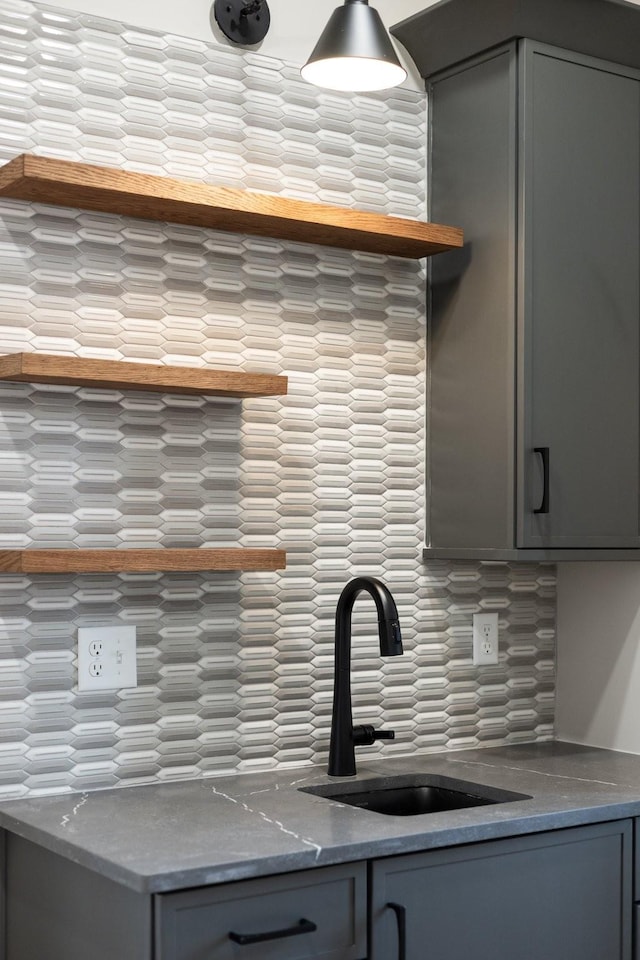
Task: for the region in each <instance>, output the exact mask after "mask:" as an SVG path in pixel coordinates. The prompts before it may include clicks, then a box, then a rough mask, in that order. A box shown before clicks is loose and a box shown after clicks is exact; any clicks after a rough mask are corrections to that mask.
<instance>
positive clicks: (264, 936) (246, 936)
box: [229, 920, 318, 947]
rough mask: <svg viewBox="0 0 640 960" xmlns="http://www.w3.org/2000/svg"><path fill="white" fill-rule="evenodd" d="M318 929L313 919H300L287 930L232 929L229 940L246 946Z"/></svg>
mask: <svg viewBox="0 0 640 960" xmlns="http://www.w3.org/2000/svg"><path fill="white" fill-rule="evenodd" d="M317 929H318V927H317V924H315V923H314V922H313V921H312V920H300V921H299V922H298V923H297V924H296V925H295V927H287V928H286V930H272V931H271V933H233V931H232V932H231V933H230V934H229V940H233V942H234V943H239V944H240V945H241V946H243V947H246V946H248V945H249V944H251V943H264V942H265V940H284V938H285V937H299V936H300V934H301V933H313V932H314V930H317Z"/></svg>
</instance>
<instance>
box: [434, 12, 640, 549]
mask: <svg viewBox="0 0 640 960" xmlns="http://www.w3.org/2000/svg"><path fill="white" fill-rule="evenodd" d="M638 22H639V23H640V18H639V21H638ZM430 97H431V99H430V106H431V111H432V152H431V216H432V218H433V219H435V220H439V221H442V222H451V223H460V224H463V225H464V228H465V236H466V239H467V242H466V245H465V248H464V250H462V251H460V252H455V253H450V254H445V255H444V256H443V257H441V258H440V259H438V260H434V261H433V262H432V263H431V266H430V270H431V273H430V277H431V292H430V310H429V344H430V351H429V362H430V371H429V397H428V410H429V432H428V437H429V441H428V464H427V470H428V491H429V494H428V514H427V526H428V529H427V546H428V549H427V551H426V553H427V555H431V556H441V557H456V556H457V557H474V558H483V557H485V558H487V559H500V558H504V559H519V558H522V559H563V558H568V559H580V558H584V559H596V558H604V557H607V556H614V557H624V558H630V559H636V558H638V557H639V556H640V554H638V553H637V552H636V551H637V549H638V548H639V547H640V527H639V515H638V514H639V507H638V500H639V496H638V491H639V485H640V478H639V475H638V474H639V463H640V425H639V412H640V372H639V371H640V342H639V341H640V284H639V264H640V74H639V73H638V72H637V71H636V70H634V69H633V68H631V67H624V66H618V65H612V64H610V63H608V62H605V61H603V60H598V59H594V58H590V57H586V56H584V55H582V54H574V53H570V52H567V51H564V50H561V49H560V48H558V47H555V46H549V45H545V44H542V43H538V42H534V41H530V40H513V41H510V42H509V43H506V44H503V45H502V46H500V47H498V48H494V49H492V50H490V51H488V52H486V53H483V54H480V55H478V56H476V57H474V58H472V59H470V60H467V61H465V62H463V63H459V64H457V65H456V66H454V67H452V68H450V69H448V70H446V71H444V72H442V73H440V74H438V75H437V76H435V77H432V78H431V82H430Z"/></svg>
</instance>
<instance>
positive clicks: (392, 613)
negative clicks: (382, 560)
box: [329, 577, 403, 777]
mask: <svg viewBox="0 0 640 960" xmlns="http://www.w3.org/2000/svg"><path fill="white" fill-rule="evenodd" d="M363 591H364V592H365V593H368V594H369V595H370V596H371V597H373V600H374V602H375V605H376V609H377V611H378V637H379V640H380V656H382V657H396V656H399V655H400V654H401V653H402V652H403V651H402V636H401V634H400V623H399V621H398V610H397V607H396V604H395V601H394V599H393V597H392V596H391V594H390V592H389V590H388V589H387V588H386V587H385V585H384V584H383V583H381V582H380V581H379V580H374V579H373V578H372V577H356V579H355V580H351V582H350V583H348V584H347V585H346V587H345V588H344V590H343V591H342V593H341V594H340V599H339V600H338V606H337V608H336V634H335V675H334V686H333V715H332V720H331V744H330V747H329V776H330V777H352V776H354V775H355V772H356V760H355V750H354V747H355V746H356V745H361V746H366V745H370V744H372V743H373V742H374V740H392V739H393V738H394V736H395V734H394V732H393V731H392V730H389V731H384V730H381V731H379V732H376V731H375V730H374V729H373V727H369V726H366V727H357V728H356V729H355V730H354V728H353V718H352V714H351V615H352V613H353V605H354V603H355V600H356V597H357V596H358V594H359V593H362V592H363Z"/></svg>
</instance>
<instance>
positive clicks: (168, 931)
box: [155, 863, 367, 960]
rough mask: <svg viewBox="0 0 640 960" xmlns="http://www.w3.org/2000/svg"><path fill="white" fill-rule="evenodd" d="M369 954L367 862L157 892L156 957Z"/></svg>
mask: <svg viewBox="0 0 640 960" xmlns="http://www.w3.org/2000/svg"><path fill="white" fill-rule="evenodd" d="M301 921H306V923H305V924H302V923H301ZM313 928H315V929H313ZM288 932H290V935H286V934H287V933H288ZM230 934H233V935H234V936H233V937H230V936H229V935H230ZM269 934H276V935H277V936H275V937H274V938H273V939H267V938H266V937H268V935H269ZM262 935H266V937H265V938H264V939H259V940H257V941H251V939H250V938H252V937H255V936H259V937H262ZM244 938H249V939H248V942H238V941H239V940H243V939H244ZM366 953H367V893H366V864H363V863H356V864H348V865H346V866H339V867H327V868H325V869H320V870H308V871H304V872H302V873H288V874H283V875H279V876H276V877H265V878H260V879H259V880H248V881H242V882H238V883H229V884H222V885H220V886H215V887H202V888H200V889H197V890H187V891H184V892H180V893H169V894H160V895H158V896H157V897H156V953H155V956H156V958H157V960H306V958H313V960H365V957H366Z"/></svg>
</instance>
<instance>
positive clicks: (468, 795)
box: [300, 774, 531, 817]
mask: <svg viewBox="0 0 640 960" xmlns="http://www.w3.org/2000/svg"><path fill="white" fill-rule="evenodd" d="M300 792H301V793H310V794H311V795H312V796H314V797H323V798H324V799H325V800H333V802H334V803H344V804H347V806H350V807H360V808H361V809H362V810H369V811H371V812H372V813H383V814H387V815H388V816H392V817H416V816H420V815H422V814H425V813H441V812H442V811H444V810H461V809H464V808H465V807H480V806H486V805H488V804H494V803H512V802H514V801H515V800H530V799H531V797H529V796H527V795H526V794H524V793H512V792H511V791H508V790H496V789H495V788H494V787H485V786H481V785H480V784H477V783H469V782H467V781H466V780H454V779H452V778H451V777H441V776H438V775H437V774H402V775H401V776H397V777H379V778H377V779H375V780H360V781H351V782H349V783H328V784H322V785H320V786H317V787H300Z"/></svg>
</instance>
